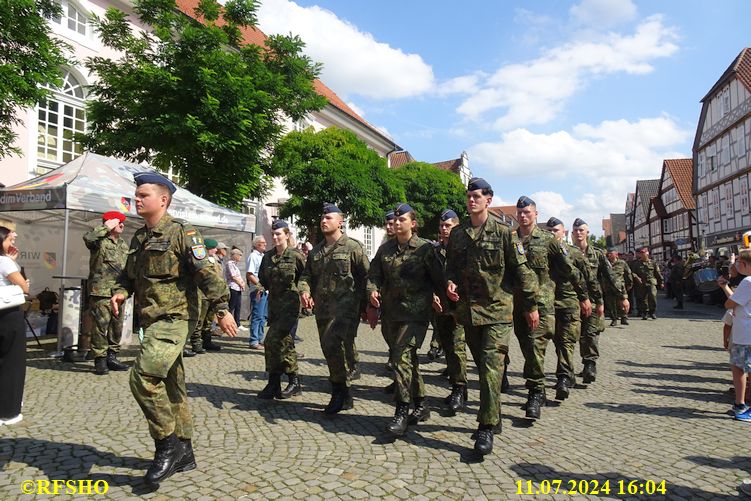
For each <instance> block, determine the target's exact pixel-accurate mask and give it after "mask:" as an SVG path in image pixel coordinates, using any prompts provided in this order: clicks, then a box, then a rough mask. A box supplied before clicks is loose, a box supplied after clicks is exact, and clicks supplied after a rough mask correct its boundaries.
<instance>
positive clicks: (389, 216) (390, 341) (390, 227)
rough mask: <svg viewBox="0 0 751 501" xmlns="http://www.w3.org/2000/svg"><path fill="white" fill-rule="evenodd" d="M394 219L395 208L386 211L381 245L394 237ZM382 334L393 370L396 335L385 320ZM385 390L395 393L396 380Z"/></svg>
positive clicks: (387, 368)
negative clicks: (393, 334)
mask: <svg viewBox="0 0 751 501" xmlns="http://www.w3.org/2000/svg"><path fill="white" fill-rule="evenodd" d="M394 219H396V216H394V211H393V210H390V211H388V212H386V214H385V216H384V230H385V231H386V234H385V235H384V238H383V242H382V243H381V245H383V244H385V243H386V242H388V241H389V240H391V239H392V238H394V235H395V232H394ZM383 315H384V313H383V305H381V311H380V316H381V317H382V316H383ZM381 335H382V336H383V340H384V341H386V346H388V348H389V360H388V362H386V370H387V371H389V372H393V371H394V366H393V365H391V355H392V352H393V345H394V337H393V336H392V335H391V333H390V332H389V330H388V326H387V325H384V324H383V322H381ZM383 390H384V391H385V392H386V393H388V394H391V393H394V391H395V390H396V381H393V382H392V383H391V384H389V385H388V386H386V387H385V388H384V389H383Z"/></svg>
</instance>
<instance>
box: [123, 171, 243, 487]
mask: <svg viewBox="0 0 751 501" xmlns="http://www.w3.org/2000/svg"><path fill="white" fill-rule="evenodd" d="M134 177H135V181H136V185H137V188H136V195H135V201H136V210H137V211H138V214H139V215H140V216H141V217H143V219H144V221H145V223H146V225H145V226H143V227H142V228H140V229H139V230H138V231H136V234H135V235H134V236H133V239H132V240H131V244H130V250H129V251H128V260H127V263H126V266H125V273H123V274H122V275H121V276H120V279H119V280H118V283H117V284H116V286H115V287H114V288H113V291H112V293H113V296H112V298H111V299H110V305H111V307H112V311H113V313H114V314H115V315H118V314H119V313H120V308H121V306H122V303H123V301H125V299H126V298H127V296H128V295H130V294H133V295H134V296H135V302H136V304H137V308H138V311H137V312H136V314H137V315H138V318H139V319H140V322H141V327H142V328H143V330H144V336H143V344H142V345H141V351H140V352H139V354H138V357H137V358H136V363H135V365H134V367H133V370H132V371H130V389H131V391H132V393H133V396H134V397H135V399H136V402H138V405H139V406H140V407H141V410H142V411H143V413H144V415H145V416H146V420H147V421H148V423H149V432H150V433H151V436H152V438H153V439H154V442H155V446H156V453H155V455H154V460H153V462H152V463H151V466H150V467H149V469H148V471H147V472H146V476H145V478H144V480H145V481H146V483H148V484H150V485H158V484H159V482H161V481H162V480H164V479H165V478H167V477H169V476H170V475H172V474H173V473H175V472H179V471H187V470H192V469H194V468H195V467H196V462H195V458H194V456H193V447H192V444H191V436H192V434H193V422H192V418H191V415H190V409H189V408H188V395H187V392H186V391H185V371H184V369H183V359H182V349H183V345H184V344H185V339H186V338H187V337H188V334H189V332H190V331H191V327H192V326H190V325H189V321H188V318H189V316H188V302H189V301H191V300H194V299H195V297H194V296H195V288H196V286H198V287H199V288H200V289H201V290H202V291H203V293H204V294H205V295H206V297H207V298H208V300H209V302H210V303H211V307H212V308H213V309H214V311H216V312H217V313H216V317H217V319H218V323H219V327H220V328H221V329H222V330H223V331H224V332H226V333H227V334H229V335H230V336H233V337H234V336H236V335H237V326H236V325H235V319H234V318H233V317H232V315H228V314H227V313H228V311H227V300H228V298H229V290H228V288H227V283H226V282H225V281H224V280H223V279H222V278H221V277H220V276H218V275H217V274H216V273H215V272H214V271H213V270H212V269H211V266H210V264H209V262H208V260H207V259H206V247H204V245H203V239H202V238H201V235H200V234H199V233H198V232H197V231H196V230H195V229H194V228H193V227H192V226H191V225H190V224H189V223H188V222H186V221H183V220H181V219H173V218H172V216H170V215H169V214H167V208H168V207H169V204H170V202H171V201H172V194H173V193H174V192H175V190H176V188H175V185H174V184H172V183H171V182H170V181H169V180H168V179H167V178H165V177H163V176H161V175H159V174H156V173H151V172H142V173H138V174H136V175H135V176H134Z"/></svg>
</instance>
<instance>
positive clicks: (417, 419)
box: [408, 398, 430, 424]
mask: <svg viewBox="0 0 751 501" xmlns="http://www.w3.org/2000/svg"><path fill="white" fill-rule="evenodd" d="M428 419H430V407H428V404H426V403H425V399H424V398H416V399H415V410H413V411H412V414H410V415H409V420H408V423H409V424H417V423H422V422H423V421H427V420H428Z"/></svg>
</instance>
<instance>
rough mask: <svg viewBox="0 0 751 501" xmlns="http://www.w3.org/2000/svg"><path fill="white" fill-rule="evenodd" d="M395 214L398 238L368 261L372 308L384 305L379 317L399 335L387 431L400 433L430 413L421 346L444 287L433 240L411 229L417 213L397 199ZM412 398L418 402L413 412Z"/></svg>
mask: <svg viewBox="0 0 751 501" xmlns="http://www.w3.org/2000/svg"><path fill="white" fill-rule="evenodd" d="M394 216H395V219H394V230H395V232H396V237H395V238H392V239H391V240H388V241H387V242H386V243H384V244H383V245H381V246H380V247H379V248H378V252H377V253H376V255H375V257H374V258H373V261H372V262H371V263H370V272H369V273H368V285H367V290H368V295H369V298H370V304H371V306H372V307H373V308H380V307H381V304H383V305H384V309H383V311H384V312H386V313H385V316H384V317H382V318H381V322H382V323H383V324H388V330H389V332H392V333H393V334H394V336H395V340H394V341H395V342H394V349H393V354H392V357H391V364H392V365H393V366H394V367H395V369H396V370H395V373H396V377H395V382H396V391H395V394H394V398H395V400H396V411H395V412H394V419H392V420H391V422H390V423H389V425H388V427H387V431H388V432H389V433H391V434H392V435H396V436H399V435H403V434H404V432H406V431H407V425H408V424H417V423H419V422H422V421H427V420H428V419H429V418H430V409H429V408H428V406H427V404H426V403H425V384H424V383H423V380H422V375H421V374H420V365H419V361H418V358H417V347H418V346H422V343H423V341H424V340H425V333H426V332H427V330H428V322H429V321H430V317H431V312H432V309H431V306H432V304H433V293H434V292H436V291H439V290H440V289H442V288H443V287H444V279H443V269H442V268H441V264H440V262H439V261H438V258H437V256H436V254H435V252H433V246H432V244H431V243H430V242H428V241H427V240H423V239H422V238H420V237H418V236H417V235H415V234H413V230H414V229H415V228H416V227H417V216H416V215H415V212H414V210H412V207H410V206H409V204H406V203H405V204H399V206H398V207H397V208H396V209H395V210H394ZM412 402H414V404H415V407H414V410H413V412H412V414H411V415H410V414H409V407H410V404H411V403H412Z"/></svg>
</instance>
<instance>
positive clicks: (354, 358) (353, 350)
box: [344, 320, 360, 370]
mask: <svg viewBox="0 0 751 501" xmlns="http://www.w3.org/2000/svg"><path fill="white" fill-rule="evenodd" d="M359 326H360V322H359V321H358V320H355V321H354V322H352V327H351V328H352V332H351V333H350V335H349V336H347V341H345V343H344V353H345V355H346V357H347V369H349V370H352V369H354V368H355V367H357V366H358V365H359V364H360V353H358V351H357V345H356V344H355V339H357V329H358V327H359Z"/></svg>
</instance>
